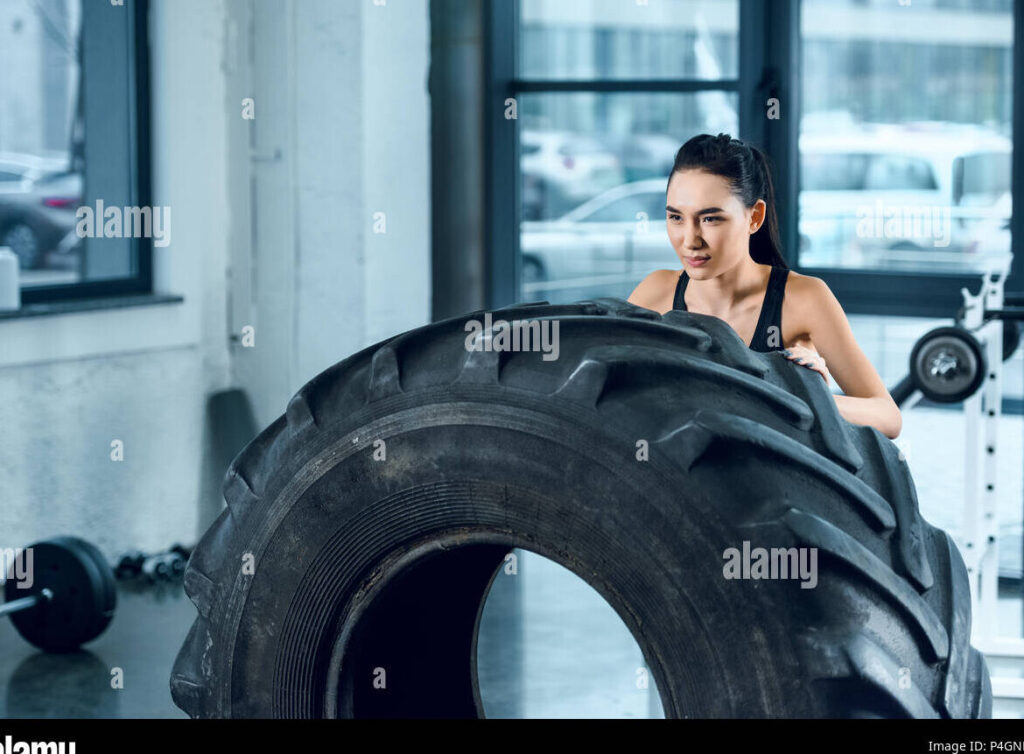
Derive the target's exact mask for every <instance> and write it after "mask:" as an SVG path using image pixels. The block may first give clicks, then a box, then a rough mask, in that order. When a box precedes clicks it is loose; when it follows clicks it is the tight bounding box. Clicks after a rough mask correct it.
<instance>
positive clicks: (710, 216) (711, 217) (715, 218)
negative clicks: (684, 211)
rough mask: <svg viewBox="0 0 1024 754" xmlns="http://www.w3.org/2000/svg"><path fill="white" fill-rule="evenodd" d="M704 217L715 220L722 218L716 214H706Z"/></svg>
mask: <svg viewBox="0 0 1024 754" xmlns="http://www.w3.org/2000/svg"><path fill="white" fill-rule="evenodd" d="M704 219H705V220H715V221H716V222H717V221H718V220H721V219H722V218H721V217H718V216H717V215H708V216H707V217H705V218H704Z"/></svg>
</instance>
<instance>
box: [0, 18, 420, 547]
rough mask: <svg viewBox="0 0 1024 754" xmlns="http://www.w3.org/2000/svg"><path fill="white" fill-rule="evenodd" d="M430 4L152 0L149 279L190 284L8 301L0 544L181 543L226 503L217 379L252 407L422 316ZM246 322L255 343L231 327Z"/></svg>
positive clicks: (2, 352)
mask: <svg viewBox="0 0 1024 754" xmlns="http://www.w3.org/2000/svg"><path fill="white" fill-rule="evenodd" d="M427 10H428V6H427V3H425V2H422V0H404V1H403V0H389V2H388V3H387V5H385V6H375V5H373V3H372V2H371V1H370V0H366V2H360V3H355V2H345V3H339V2H333V1H331V0H301V1H299V0H258V2H256V3H255V4H252V3H251V0H154V2H153V3H152V17H151V48H152V61H151V67H152V80H153V118H152V125H153V176H154V199H153V201H154V203H155V204H158V205H167V206H169V207H171V209H172V223H173V233H172V243H171V245H170V246H168V247H166V248H163V249H160V248H158V249H155V250H154V253H155V259H154V275H155V281H156V282H155V286H156V288H157V290H158V291H163V292H173V293H180V294H182V295H183V296H184V298H185V300H184V302H183V303H181V304H173V305H160V306H148V307H138V308H127V309H113V310H107V311H100V312H88V313H78V314H63V315H54V316H45V317H33V318H26V319H14V320H3V321H0V344H2V348H0V396H2V398H0V427H2V428H3V430H2V432H0V546H2V547H8V546H17V545H25V544H29V543H30V542H32V541H36V540H38V539H41V538H44V537H47V536H52V535H55V534H61V533H76V534H79V535H80V536H84V537H86V538H88V539H90V540H92V541H94V542H96V543H97V544H98V545H99V546H100V547H101V548H102V549H103V550H104V551H105V552H106V554H107V555H108V557H111V558H113V557H114V556H116V555H118V554H120V553H122V552H123V551H125V550H127V549H130V548H133V547H139V548H141V549H143V550H156V549H163V548H165V547H167V546H168V545H170V544H171V543H173V542H175V541H181V542H185V543H192V542H194V541H195V539H196V538H197V533H198V532H197V529H201V527H202V526H203V525H204V524H205V522H206V521H207V520H208V513H204V514H202V515H201V513H200V512H201V511H209V510H210V509H211V507H216V506H219V504H220V502H219V489H218V487H219V477H220V476H221V475H222V470H214V471H213V473H212V475H211V474H206V475H205V476H204V473H203V462H204V459H206V458H208V457H209V448H208V447H207V442H208V440H207V432H208V428H207V427H206V426H205V410H206V399H207V396H208V395H209V394H210V393H211V392H214V391H217V390H221V389H224V388H226V387H231V386H236V385H237V386H240V387H242V388H244V389H245V390H246V391H247V392H248V393H249V394H250V395H251V397H252V400H253V403H254V408H255V411H256V416H257V421H258V423H259V424H260V426H261V427H262V426H263V425H265V424H268V423H269V422H271V421H272V420H273V419H274V418H276V417H277V416H278V415H279V414H281V413H282V412H283V411H284V408H285V406H286V404H287V401H288V399H289V398H290V397H291V395H292V394H293V393H294V392H295V391H296V390H297V389H298V388H299V387H300V386H301V385H302V384H304V383H305V382H307V381H308V380H309V379H311V378H312V377H313V376H315V374H317V373H318V372H319V371H321V370H323V369H324V368H326V367H328V366H330V365H331V364H333V363H335V362H337V361H339V360H340V359H342V358H344V357H345V356H347V355H348V354H350V353H352V352H354V351H356V350H358V349H359V348H362V347H363V346H365V345H368V344H370V343H372V342H375V341H377V340H380V339H381V338H384V337H387V336H389V335H392V334H394V333H397V332H401V331H404V330H406V329H409V328H411V327H415V326H419V325H421V324H424V323H425V322H427V321H428V319H429V315H428V313H429V303H430V302H429V292H430V280H429V254H430V248H429V239H430V226H429V222H430V212H429V209H430V208H429V196H430V191H429V187H430V180H429V152H428V149H429V131H428V129H429V111H428V109H427V108H428V99H427V92H426V76H427V62H428V59H427V55H428V50H429V26H428V14H427ZM250 26H251V30H252V32H253V33H252V35H251V36H250ZM254 42H255V44H253V43H254ZM250 47H251V50H250ZM250 51H251V52H252V53H253V55H252V61H251V62H250V56H249V53H250ZM245 96H253V97H254V98H255V99H256V120H255V121H243V120H242V118H241V99H242V97H245ZM250 130H251V131H252V133H249V132H250ZM250 140H251V143H250ZM263 150H269V152H264V151H263ZM275 150H279V152H280V157H279V158H277V159H272V160H270V161H264V160H263V156H264V155H265V154H269V155H273V154H274V153H275ZM250 151H252V152H253V153H254V154H255V157H256V159H255V160H252V159H250ZM253 198H254V199H253ZM378 210H382V211H385V212H387V229H388V233H387V234H386V235H383V236H381V235H374V234H373V233H372V215H373V212H375V211H378ZM245 324H251V325H253V326H254V327H255V328H256V345H255V347H254V348H243V347H242V346H241V345H239V344H237V343H235V344H232V342H231V339H230V336H231V334H232V333H236V334H237V333H239V332H240V331H241V328H242V327H243V326H244V325H245ZM113 439H120V440H123V441H124V443H125V460H124V461H123V462H120V463H117V462H113V461H111V460H109V452H110V451H109V447H110V442H111V440H113Z"/></svg>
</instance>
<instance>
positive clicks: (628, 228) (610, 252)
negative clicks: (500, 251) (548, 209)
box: [520, 176, 679, 295]
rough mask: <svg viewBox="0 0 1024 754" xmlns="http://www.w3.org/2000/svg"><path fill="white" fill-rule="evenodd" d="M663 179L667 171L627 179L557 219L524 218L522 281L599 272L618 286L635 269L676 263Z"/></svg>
mask: <svg viewBox="0 0 1024 754" xmlns="http://www.w3.org/2000/svg"><path fill="white" fill-rule="evenodd" d="M667 183H668V176H666V177H665V178H664V179H661V178H651V179H647V180H643V181H634V182H633V183H626V184H623V185H620V186H616V187H615V188H613V189H610V190H609V191H605V192H604V193H602V194H601V195H599V196H596V197H594V198H593V199H591V200H589V201H587V202H584V203H583V204H581V205H580V206H578V207H576V208H575V209H573V210H572V211H571V212H568V213H566V214H565V215H563V216H562V217H560V218H558V219H557V220H547V221H539V222H523V223H522V224H521V226H520V248H521V250H522V258H523V276H524V282H525V283H526V284H527V285H530V284H535V283H541V282H544V284H545V287H546V288H551V287H553V285H554V284H557V283H559V282H561V283H566V284H570V285H572V284H574V282H579V281H580V280H584V279H590V280H593V279H595V278H601V279H602V280H603V281H604V282H606V283H608V284H610V285H612V286H613V287H614V290H619V289H620V288H622V287H623V286H625V285H629V283H630V282H632V286H635V284H636V281H637V275H640V276H641V277H642V276H643V275H646V274H647V273H649V272H651V271H652V270H656V269H659V268H662V267H672V266H673V265H678V264H679V260H678V258H677V257H676V254H675V251H674V250H673V249H672V245H671V244H670V243H669V240H668V232H667V230H666V228H665V187H666V185H667ZM617 281H618V282H617ZM594 282H596V281H594ZM632 286H630V288H629V290H632ZM609 290H612V289H609ZM629 290H627V291H626V294H627V295H628V293H629ZM526 292H527V293H529V292H530V291H529V290H527V291H526ZM607 295H619V294H617V293H615V294H613V293H608V294H607Z"/></svg>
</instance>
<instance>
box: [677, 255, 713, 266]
mask: <svg viewBox="0 0 1024 754" xmlns="http://www.w3.org/2000/svg"><path fill="white" fill-rule="evenodd" d="M683 258H684V259H685V260H686V263H687V264H688V265H690V266H691V267H703V266H704V265H705V264H707V263H708V262H709V261H711V257H683Z"/></svg>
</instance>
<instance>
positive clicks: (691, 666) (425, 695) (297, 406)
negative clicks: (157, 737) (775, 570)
mask: <svg viewBox="0 0 1024 754" xmlns="http://www.w3.org/2000/svg"><path fill="white" fill-rule="evenodd" d="M482 315H483V312H473V313H471V314H467V315H465V316H462V317H457V318H453V319H450V320H446V321H444V322H439V323H435V324H431V325H428V326H425V327H421V328H418V329H416V330H412V331H409V332H407V333H404V334H402V335H399V336H396V337H394V338H391V339H389V340H387V341H384V342H382V343H379V344H377V345H374V346H372V347H370V348H367V349H364V350H363V351H360V352H358V353H356V354H354V355H353V356H351V357H349V358H347V359H345V360H344V361H342V362H340V363H338V364H336V365H335V366H333V367H331V368H330V369H328V370H326V371H325V372H323V373H322V374H320V375H318V376H317V377H316V378H314V379H313V380H312V381H310V382H309V383H308V384H307V385H306V386H305V387H303V388H302V389H301V390H300V391H299V392H298V393H297V394H296V395H295V396H294V397H293V399H292V400H291V402H290V403H289V404H288V407H287V411H286V412H285V414H284V415H283V416H281V417H280V418H279V419H278V420H277V421H275V422H274V423H273V424H271V425H270V426H269V427H268V428H267V429H266V430H264V431H263V432H262V433H261V434H260V435H259V436H258V437H257V438H256V439H255V440H253V441H252V442H251V443H250V444H249V445H248V446H247V447H246V448H245V449H244V450H243V451H242V452H241V453H240V454H239V455H238V456H237V458H235V460H234V462H233V463H232V465H231V467H230V469H229V471H228V473H227V475H226V478H225V483H224V495H225V499H226V501H227V508H226V509H225V510H224V512H223V513H222V515H221V516H220V517H219V518H218V519H217V520H216V522H215V523H214V524H213V526H212V527H211V528H210V529H209V530H208V531H207V532H206V534H205V536H204V537H203V539H202V541H201V542H200V543H199V545H198V546H197V547H196V549H195V551H194V553H193V554H192V557H191V559H190V561H189V564H188V569H187V571H186V574H185V586H186V590H187V592H188V594H189V596H190V597H191V599H192V601H193V602H194V603H195V605H196V608H197V610H198V613H199V615H198V618H197V620H196V622H195V624H194V625H193V627H192V629H191V631H190V633H189V635H188V638H187V640H186V641H185V644H184V646H183V647H182V649H181V651H180V653H179V655H178V658H177V661H176V663H175V666H174V669H173V673H172V676H171V691H172V695H173V698H174V701H175V703H176V704H177V705H178V706H179V707H181V708H182V709H183V710H185V711H186V712H187V713H188V714H189V715H191V716H193V717H346V716H356V717H434V716H440V717H473V716H479V715H482V714H483V709H482V705H481V704H480V698H479V693H478V691H477V688H476V683H475V635H476V628H477V624H478V621H479V615H480V611H481V607H482V604H483V601H484V599H485V597H486V593H487V589H488V588H489V585H490V583H491V580H492V579H493V578H494V576H495V573H496V571H497V570H498V569H499V566H501V564H502V562H503V559H504V557H505V555H506V553H508V551H509V550H510V549H511V548H512V547H522V548H525V549H529V550H533V551H535V552H538V553H540V554H542V555H544V556H546V557H548V558H551V559H552V560H555V561H557V562H558V563H560V564H562V565H563V566H565V567H566V568H568V569H569V570H571V571H573V572H574V573H576V574H577V575H578V576H580V577H581V578H583V579H584V580H585V581H586V582H587V583H589V584H590V585H591V586H592V587H594V588H595V589H596V590H597V591H598V592H599V593H600V594H601V595H602V596H603V597H604V598H605V599H606V600H607V601H608V602H609V603H610V604H611V606H612V607H613V608H614V609H615V610H616V611H617V613H618V614H619V616H620V617H621V618H622V620H623V621H624V622H625V624H626V625H627V626H628V627H629V629H630V631H631V632H632V634H633V636H634V637H635V639H636V640H637V642H638V644H639V646H640V649H641V650H642V651H643V654H644V657H645V659H646V661H647V664H648V666H649V667H650V668H651V672H652V673H653V675H654V678H655V681H656V683H657V686H658V689H659V691H660V693H661V696H662V704H663V707H664V710H665V714H666V716H668V717H987V716H990V714H991V688H990V683H989V677H988V671H987V669H986V667H985V663H984V660H983V658H982V656H981V655H980V653H979V652H978V651H977V650H975V649H974V648H973V647H971V645H970V643H969V638H970V624H971V615H970V594H969V584H968V581H967V574H966V569H965V567H964V564H963V561H962V559H961V557H960V555H959V553H958V552H957V549H956V546H955V545H954V544H953V542H952V540H951V539H950V538H949V537H948V536H947V535H946V534H945V533H944V532H942V531H941V530H939V529H936V528H935V527H932V526H931V525H929V524H928V523H927V522H925V521H924V520H923V519H922V518H921V516H920V513H919V510H918V504H917V499H916V493H915V491H914V484H913V481H912V480H911V477H910V474H909V472H908V469H907V466H906V463H905V462H904V461H903V460H901V457H900V454H899V451H898V449H897V448H896V446H895V445H894V444H893V443H892V442H891V441H890V440H889V439H887V438H886V437H885V436H884V435H882V434H881V433H879V432H878V431H877V430H874V429H871V428H867V427H860V426H855V425H852V424H849V423H847V422H846V421H845V420H843V419H842V418H841V417H840V416H839V414H838V412H837V410H836V407H835V401H834V400H833V398H832V397H831V395H830V394H829V391H828V389H827V387H826V386H825V384H824V381H823V380H822V379H821V377H820V376H819V375H818V374H817V373H815V372H812V371H810V370H808V369H805V368H803V367H799V366H797V365H794V364H792V363H791V362H789V361H787V360H786V359H785V358H784V357H782V356H781V355H779V354H778V353H772V354H761V353H756V352H754V351H751V350H749V349H748V348H746V347H745V346H744V344H743V342H742V341H741V340H740V339H739V337H738V336H737V335H736V334H735V332H734V331H733V330H732V329H731V328H730V327H729V326H728V325H727V324H726V323H724V322H723V321H721V320H719V319H716V318H713V317H708V316H704V315H700V314H694V313H688V312H677V311H673V312H669V313H667V314H665V315H664V316H662V315H659V314H658V313H656V312H653V311H650V310H648V309H642V308H639V307H635V306H632V305H630V304H628V303H626V302H623V301H620V300H618V299H598V300H595V301H583V302H578V303H575V304H571V305H557V306H556V305H547V304H545V303H541V304H527V305H518V306H514V307H509V308H507V309H502V310H497V311H495V312H493V316H494V318H495V319H498V318H502V319H505V320H539V321H542V320H550V321H552V322H554V321H557V323H558V327H559V333H558V334H559V347H560V350H559V356H558V358H557V359H555V360H550V361H545V360H544V359H543V358H542V355H541V354H540V353H538V352H529V351H526V352H514V353H509V352H503V351H486V350H469V349H467V345H466V328H465V324H466V321H467V320H469V319H474V320H478V321H479V320H482V319H483V316H482ZM643 447H647V448H648V449H649V456H648V457H647V459H646V460H642V453H641V451H640V450H638V448H641V449H642V448H643ZM744 541H747V542H749V543H750V547H752V548H754V547H765V548H770V547H787V548H788V547H798V548H817V550H816V552H817V583H816V585H815V586H814V588H801V581H799V580H796V579H793V578H790V579H781V578H780V579H774V580H770V579H768V580H766V579H728V578H725V577H724V575H723V563H724V560H723V557H724V553H725V551H726V549H727V548H733V547H734V548H742V547H743V542H744ZM247 564H248V566H250V567H247ZM632 673H633V669H632V668H631V669H628V672H627V675H629V676H631V675H632Z"/></svg>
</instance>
